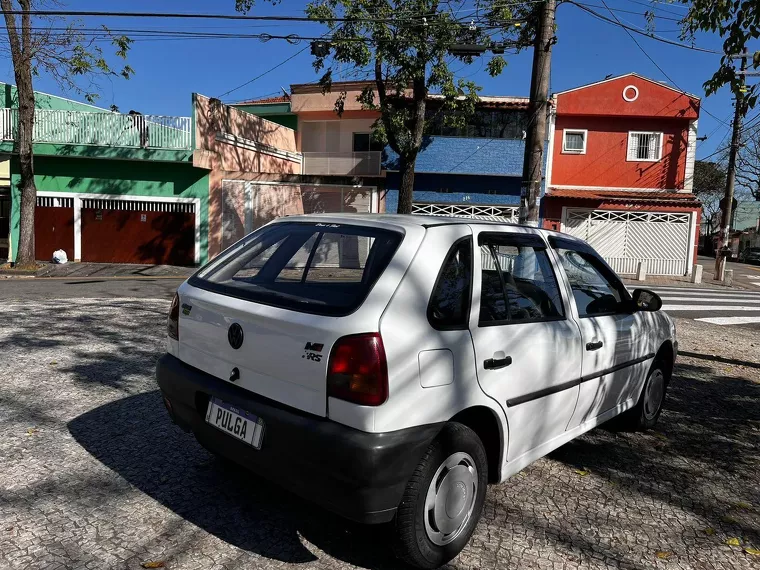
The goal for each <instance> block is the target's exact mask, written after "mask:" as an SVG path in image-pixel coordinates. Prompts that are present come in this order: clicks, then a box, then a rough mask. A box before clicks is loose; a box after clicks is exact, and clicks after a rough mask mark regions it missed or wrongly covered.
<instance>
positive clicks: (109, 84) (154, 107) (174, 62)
mask: <svg viewBox="0 0 760 570" xmlns="http://www.w3.org/2000/svg"><path fill="white" fill-rule="evenodd" d="M579 1H580V2H581V3H583V4H585V5H586V6H588V7H590V8H591V9H592V10H595V11H597V12H599V13H602V14H604V15H606V16H609V12H607V11H606V9H605V8H604V7H603V5H602V1H601V0H579ZM607 4H608V6H609V7H610V8H612V9H613V10H616V15H617V17H618V18H620V19H621V20H622V21H624V22H625V23H627V24H630V25H633V26H637V27H644V24H645V21H644V16H643V12H644V11H645V10H647V8H648V6H651V4H650V3H649V2H648V1H647V0H607ZM65 5H66V7H67V8H69V9H72V10H103V9H104V3H103V2H102V1H100V2H99V1H96V0H70V1H68V2H65ZM304 5H305V2H302V1H301V0H283V1H282V2H280V3H279V4H278V5H276V6H272V5H270V4H269V3H267V2H263V1H260V2H259V3H258V6H257V7H256V8H254V11H253V12H252V13H253V14H262V15H264V14H279V15H282V14H286V15H302V14H303V6H304ZM107 6H108V9H109V10H113V11H118V10H122V11H147V12H150V11H165V12H170V11H174V12H196V13H211V12H213V13H230V14H232V13H234V0H216V1H215V2H209V1H208V0H206V1H200V0H183V1H182V2H179V1H167V0H165V1H163V2H155V1H149V0H129V1H127V0H109V1H108V3H107ZM655 6H657V9H656V13H657V14H658V15H660V16H661V17H662V18H663V19H658V20H657V30H658V34H660V35H662V36H663V37H667V38H671V39H673V40H677V38H678V33H677V27H678V24H677V22H676V21H673V20H670V19H666V18H676V19H677V18H678V15H679V14H682V13H684V12H685V9H684V8H683V7H682V6H681V5H679V4H665V3H663V4H656V5H655ZM625 11H630V12H633V13H629V12H625ZM100 23H107V24H108V25H109V26H110V27H111V28H125V29H136V28H139V29H146V28H153V29H159V30H166V29H172V30H187V31H198V30H205V31H214V32H232V33H261V32H268V33H270V34H281V35H286V34H289V33H296V34H300V35H302V36H318V35H320V34H321V33H323V31H324V30H323V29H322V28H320V26H319V25H318V24H310V23H306V24H292V23H282V22H276V23H270V22H242V23H240V22H234V21H206V20H166V19H160V20H153V19H152V20H146V19H128V18H118V19H117V18H109V19H108V20H107V21H106V20H100V21H97V20H92V19H91V20H88V21H87V24H88V25H98V24H100ZM557 23H558V31H557V34H558V43H557V45H556V46H555V48H554V58H553V64H552V82H551V86H552V90H553V91H560V90H564V89H568V88H571V87H576V86H578V85H582V84H584V83H590V82H593V81H598V80H600V79H603V78H604V77H605V76H606V75H610V74H612V75H620V74H623V73H627V72H629V71H635V72H638V73H640V74H642V75H645V76H647V77H651V78H653V79H656V80H662V81H667V82H668V83H670V84H671V85H673V84H674V85H675V86H676V87H677V88H680V89H683V90H685V91H688V92H690V93H694V94H697V95H700V96H704V91H703V88H702V84H703V83H704V81H705V80H706V79H708V78H709V76H710V75H711V73H712V72H713V71H714V70H715V69H716V68H717V66H718V62H719V56H718V55H712V54H706V53H700V52H697V51H693V50H690V49H683V48H680V47H675V46H670V45H666V44H664V43H661V42H658V41H655V40H652V39H649V38H646V37H643V36H638V35H635V37H636V38H637V40H638V41H639V43H640V44H641V45H642V47H643V48H644V49H645V50H646V51H647V53H648V54H649V55H650V56H651V57H652V59H654V61H655V62H656V63H657V64H658V65H659V66H660V67H661V68H662V69H663V70H664V71H665V73H667V75H668V76H669V77H670V80H668V79H667V78H666V77H664V76H663V74H662V72H660V71H659V70H658V69H657V67H656V66H655V65H654V64H653V63H652V62H651V61H649V59H647V57H646V55H644V53H642V51H641V50H639V48H638V47H636V45H635V44H634V42H633V41H632V40H631V38H630V37H628V35H627V34H626V32H625V31H624V30H623V29H622V28H620V27H618V26H615V25H611V24H608V23H605V22H601V21H599V20H597V19H595V18H594V17H593V16H591V15H589V14H587V13H585V12H583V11H582V10H581V9H580V8H578V7H577V6H574V5H572V4H563V5H561V6H560V7H559V9H558V15H557ZM721 44H722V42H721V40H720V38H719V37H716V36H712V35H701V36H699V37H698V38H697V41H696V45H699V46H700V47H703V48H708V49H713V50H721V47H722V45H721ZM306 45H307V44H306V42H301V43H300V44H299V45H291V44H289V43H287V42H285V41H283V40H272V41H269V42H267V43H262V42H261V41H260V40H258V39H202V40H181V41H178V40H174V39H172V40H163V41H157V40H154V41H147V40H141V41H137V42H135V44H134V45H133V47H132V50H131V51H130V54H129V64H130V65H131V66H132V67H133V68H134V69H135V71H136V74H135V76H134V77H133V78H132V79H130V80H129V81H125V80H122V79H114V80H113V81H106V82H105V83H103V85H102V98H101V100H100V102H99V104H101V105H103V106H105V107H107V106H108V105H110V104H111V103H114V104H116V105H118V106H119V108H120V109H121V110H122V111H127V110H129V109H136V110H139V111H141V112H143V113H151V114H166V115H189V114H190V104H191V93H193V92H199V93H203V94H205V95H209V96H220V95H222V94H223V93H224V92H226V91H228V90H230V89H232V88H234V87H236V86H238V85H240V84H242V83H244V82H246V81H248V80H250V79H251V78H253V77H255V76H257V75H259V74H261V73H263V72H265V71H267V70H269V69H271V68H272V67H273V66H274V65H276V64H278V63H281V62H282V61H283V60H285V59H286V58H288V57H290V56H292V55H293V54H295V53H296V52H298V51H299V50H302V49H303V48H304V47H305V46H306ZM752 47H753V48H755V49H760V46H752ZM311 61H312V58H311V56H310V55H309V52H308V48H307V49H306V50H305V51H304V52H302V53H301V54H300V55H298V56H296V57H295V58H293V59H292V60H291V61H289V62H287V63H286V64H284V65H282V66H281V67H279V68H278V69H275V70H274V71H272V72H271V73H268V74H267V75H265V76H264V77H262V78H261V79H259V80H257V81H255V82H253V83H251V84H249V85H247V86H246V87H244V88H241V89H239V90H237V91H235V92H233V93H232V94H230V95H228V96H226V97H225V99H226V100H240V99H246V98H254V97H259V96H265V95H269V94H273V93H275V92H277V91H279V89H280V87H281V86H282V87H286V88H287V86H288V85H289V84H290V83H304V82H309V81H313V80H316V79H317V75H316V74H315V73H314V71H313V69H312V67H311ZM483 64H484V62H483V61H476V62H475V63H474V64H473V65H470V66H464V65H463V64H461V63H459V62H455V63H454V64H453V68H454V69H455V70H458V69H459V70H460V71H459V73H458V75H459V76H461V77H465V76H469V77H470V78H472V79H473V80H475V81H476V82H478V83H479V84H480V85H482V86H483V91H482V93H483V94H492V95H527V94H528V88H529V83H530V66H531V51H530V50H527V51H525V52H524V53H522V54H520V55H517V56H508V65H507V68H506V69H505V71H504V73H502V74H501V75H500V76H499V77H496V78H491V77H488V75H487V74H486V73H485V72H484V71H483ZM460 68H461V69H460ZM0 74H2V75H1V76H0V79H2V80H5V81H9V82H13V71H12V67H11V64H10V61H9V60H7V59H2V60H0ZM671 82H674V83H671ZM36 88H37V89H38V90H40V91H45V92H48V93H53V94H62V93H61V91H60V89H59V88H58V86H57V85H56V84H55V83H54V82H52V81H51V80H50V79H48V78H46V77H41V78H38V79H37V81H36ZM70 96H71V97H72V98H77V96H75V95H73V96H72V95H70ZM704 109H706V110H707V111H709V113H712V114H713V115H715V116H716V117H718V118H719V119H720V121H718V120H716V119H714V118H713V117H711V116H710V115H709V114H708V113H707V112H705V111H704ZM755 112H757V111H755ZM755 112H751V116H753V115H754V113H755ZM731 116H732V107H731V96H730V93H728V91H727V90H725V89H724V90H723V91H722V92H720V93H718V94H716V95H713V96H711V97H709V98H707V99H703V112H702V114H701V117H700V121H699V134H700V136H703V135H709V137H708V139H707V140H706V141H705V142H701V143H700V144H699V147H698V152H697V156H698V158H702V157H705V156H707V155H709V154H710V153H712V152H713V151H714V150H715V149H716V148H717V147H718V146H720V145H721V143H722V142H723V141H724V140H725V137H727V136H729V123H730V118H731ZM721 121H725V124H724V123H722V122H721Z"/></svg>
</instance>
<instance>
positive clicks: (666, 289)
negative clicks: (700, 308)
mask: <svg viewBox="0 0 760 570" xmlns="http://www.w3.org/2000/svg"><path fill="white" fill-rule="evenodd" d="M644 288H645V289H650V290H652V291H655V292H657V291H663V292H673V293H676V292H677V293H693V294H701V293H721V294H724V295H739V294H741V293H742V291H741V290H737V289H705V288H702V287H699V288H697V287H644ZM628 289H629V290H630V291H633V290H634V289H639V287H628Z"/></svg>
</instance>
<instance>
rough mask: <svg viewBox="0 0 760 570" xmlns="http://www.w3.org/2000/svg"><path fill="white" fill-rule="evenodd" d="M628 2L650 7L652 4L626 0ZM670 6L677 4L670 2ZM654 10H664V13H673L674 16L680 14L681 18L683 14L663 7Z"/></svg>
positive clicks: (637, 0)
mask: <svg viewBox="0 0 760 570" xmlns="http://www.w3.org/2000/svg"><path fill="white" fill-rule="evenodd" d="M628 2H631V3H632V4H638V5H639V6H646V7H647V8H650V9H651V8H652V4H651V2H650V3H646V2H640V1H639V0H628ZM662 3H663V2H657V4H662ZM668 5H670V6H674V7H675V6H677V4H670V3H668ZM656 10H659V11H660V12H664V13H665V14H673V15H674V16H681V19H683V17H684V16H685V14H682V13H679V12H673V11H672V10H666V9H665V8H656Z"/></svg>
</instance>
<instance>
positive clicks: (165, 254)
mask: <svg viewBox="0 0 760 570" xmlns="http://www.w3.org/2000/svg"><path fill="white" fill-rule="evenodd" d="M97 212H98V211H97V210H95V209H90V208H82V261H93V262H100V263H150V264H162V263H166V264H170V265H193V263H194V256H195V229H194V228H195V214H186V213H179V212H139V211H129V210H101V211H100V212H101V214H100V216H98V213H97ZM142 216H145V221H144V222H143V221H142ZM98 217H100V218H101V219H98Z"/></svg>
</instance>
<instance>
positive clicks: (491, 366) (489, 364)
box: [483, 356, 512, 370]
mask: <svg viewBox="0 0 760 570" xmlns="http://www.w3.org/2000/svg"><path fill="white" fill-rule="evenodd" d="M510 364H512V357H511V356H505V357H504V358H489V359H488V360H486V361H485V362H483V368H485V369H486V370H498V369H499V368H506V367H507V366H509V365H510Z"/></svg>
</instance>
